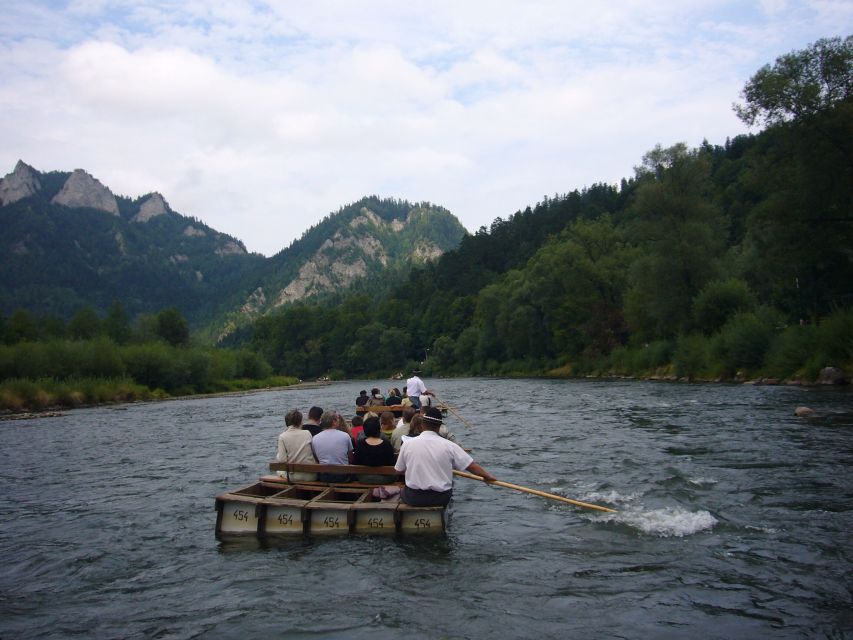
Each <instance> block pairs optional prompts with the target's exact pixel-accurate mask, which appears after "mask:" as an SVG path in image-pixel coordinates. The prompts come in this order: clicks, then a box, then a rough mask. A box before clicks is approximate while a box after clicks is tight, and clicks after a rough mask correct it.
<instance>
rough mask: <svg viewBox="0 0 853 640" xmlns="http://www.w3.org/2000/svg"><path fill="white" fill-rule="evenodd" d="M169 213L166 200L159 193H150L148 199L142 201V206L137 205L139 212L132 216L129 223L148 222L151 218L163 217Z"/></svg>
mask: <svg viewBox="0 0 853 640" xmlns="http://www.w3.org/2000/svg"><path fill="white" fill-rule="evenodd" d="M169 211H171V209H170V208H169V204H168V203H167V202H166V199H165V198H164V197H163V196H161V195H160V194H159V193H152V194H151V195H150V196H148V198H146V199H145V200H143V201H142V204H141V205H139V212H138V213H137V214H136V215H135V216H133V217H132V218H131V219H130V221H131V222H148V221H149V220H151V218H156V217H157V216H164V215H166V214H167V213H169Z"/></svg>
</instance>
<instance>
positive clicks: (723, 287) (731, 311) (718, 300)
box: [692, 278, 755, 335]
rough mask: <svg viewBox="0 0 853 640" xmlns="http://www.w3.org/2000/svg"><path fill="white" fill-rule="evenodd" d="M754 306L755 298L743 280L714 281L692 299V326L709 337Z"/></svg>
mask: <svg viewBox="0 0 853 640" xmlns="http://www.w3.org/2000/svg"><path fill="white" fill-rule="evenodd" d="M754 306H755V297H754V296H753V295H752V293H751V292H750V290H749V287H748V286H747V285H746V283H745V282H744V281H743V280H738V279H737V278H731V279H729V280H714V281H713V282H709V283H708V284H707V285H706V286H705V288H704V289H702V291H700V292H699V294H698V295H697V296H696V297H695V298H694V299H693V311H692V315H693V324H694V326H695V327H696V328H697V329H699V330H700V331H702V332H703V333H704V334H705V335H711V334H713V333H715V332H716V331H719V330H720V329H721V328H722V327H723V326H724V325H725V324H726V322H728V320H729V319H730V318H732V317H733V316H734V315H735V314H737V313H740V312H744V311H749V310H750V309H752V308H753V307H754Z"/></svg>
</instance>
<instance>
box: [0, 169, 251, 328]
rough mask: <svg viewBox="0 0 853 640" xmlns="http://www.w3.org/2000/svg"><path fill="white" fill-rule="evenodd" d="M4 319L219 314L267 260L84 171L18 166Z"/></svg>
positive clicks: (5, 257)
mask: <svg viewBox="0 0 853 640" xmlns="http://www.w3.org/2000/svg"><path fill="white" fill-rule="evenodd" d="M0 227H2V229H3V234H2V236H0V273H2V275H3V277H2V278H0V310H2V312H4V313H9V312H11V311H12V310H13V309H15V308H17V307H24V308H28V309H30V310H31V311H34V312H36V313H41V314H46V313H51V314H56V315H59V316H62V317H69V316H70V315H72V314H73V313H74V312H75V311H76V310H77V309H79V308H81V307H83V306H85V305H91V306H93V307H94V308H96V309H99V310H102V311H103V310H104V309H106V308H107V307H108V306H109V305H110V304H111V303H112V301H113V300H120V301H121V302H122V303H123V305H124V307H125V309H126V310H127V311H128V313H130V314H138V313H142V312H154V311H158V310H161V309H164V308H167V307H172V306H174V307H177V308H179V309H180V310H181V311H182V312H183V313H184V314H185V315H186V316H187V318H188V319H190V320H191V321H192V322H194V323H196V324H197V323H198V322H199V321H203V319H205V318H206V317H210V316H211V315H212V314H214V313H215V312H216V308H217V304H218V300H217V294H218V293H219V292H220V291H221V290H223V288H225V289H228V288H232V289H233V288H234V287H236V286H237V285H238V284H239V281H240V279H241V278H242V277H245V276H246V275H247V274H248V273H250V272H251V271H252V270H253V269H255V268H257V267H258V266H260V265H261V264H263V262H264V258H263V256H260V255H253V254H249V253H248V252H247V251H246V248H245V247H244V246H243V244H242V243H241V242H240V241H239V240H237V239H236V238H233V237H231V236H228V235H226V234H223V233H219V232H218V231H216V230H214V229H212V228H210V227H209V226H207V225H205V224H204V223H202V222H200V221H198V220H196V219H194V218H188V217H186V216H183V215H180V214H178V213H176V212H174V211H173V210H172V209H171V208H170V207H169V204H168V202H167V201H166V199H165V198H164V197H163V196H162V195H161V194H159V193H149V194H146V195H144V196H141V197H139V198H136V199H130V198H126V197H122V196H116V195H114V194H113V193H112V192H111V191H110V190H109V189H108V188H107V187H105V186H104V185H103V184H101V182H99V181H98V180H97V179H96V178H94V177H92V176H91V175H89V174H88V173H86V172H85V171H83V170H82V169H77V170H75V171H73V172H71V173H68V172H58V171H53V172H49V173H42V172H39V171H37V170H36V169H34V168H33V167H31V166H29V165H27V164H26V163H24V162H23V161H19V162H18V163H17V165H16V166H15V169H14V171H12V173H10V174H8V175H7V176H5V177H4V178H3V179H2V180H0Z"/></svg>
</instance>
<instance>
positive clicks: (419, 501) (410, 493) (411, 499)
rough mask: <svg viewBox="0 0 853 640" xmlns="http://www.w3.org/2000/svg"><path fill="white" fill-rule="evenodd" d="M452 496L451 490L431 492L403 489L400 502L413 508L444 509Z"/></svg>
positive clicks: (428, 490) (427, 490)
mask: <svg viewBox="0 0 853 640" xmlns="http://www.w3.org/2000/svg"><path fill="white" fill-rule="evenodd" d="M452 496H453V489H450V490H448V491H433V490H432V489H411V488H410V487H403V492H402V494H400V501H401V502H405V503H406V504H408V505H411V506H413V507H446V506H447V505H448V503H449V502H450V498H451V497H452Z"/></svg>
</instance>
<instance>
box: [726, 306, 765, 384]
mask: <svg viewBox="0 0 853 640" xmlns="http://www.w3.org/2000/svg"><path fill="white" fill-rule="evenodd" d="M776 319H777V318H776V316H775V315H774V314H770V313H761V312H759V311H756V312H748V313H739V314H737V315H735V316H734V317H733V318H732V319H731V320H729V321H728V322H727V323H726V326H724V327H723V329H722V331H721V332H720V334H719V340H718V341H715V345H716V349H715V351H716V352H715V354H714V355H715V357H717V358H718V360H719V362H720V364H722V366H723V368H724V370H725V371H726V372H727V373H728V374H732V373H735V372H736V371H738V370H739V369H757V368H759V367H761V365H762V364H763V363H764V357H765V355H766V354H767V351H768V350H769V348H770V344H771V342H772V341H773V337H774V334H775V332H776V329H775V327H774V326H773V324H775V322H776ZM771 323H772V324H771Z"/></svg>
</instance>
